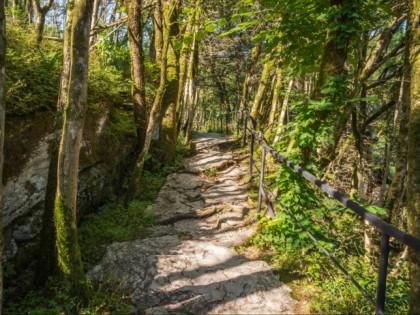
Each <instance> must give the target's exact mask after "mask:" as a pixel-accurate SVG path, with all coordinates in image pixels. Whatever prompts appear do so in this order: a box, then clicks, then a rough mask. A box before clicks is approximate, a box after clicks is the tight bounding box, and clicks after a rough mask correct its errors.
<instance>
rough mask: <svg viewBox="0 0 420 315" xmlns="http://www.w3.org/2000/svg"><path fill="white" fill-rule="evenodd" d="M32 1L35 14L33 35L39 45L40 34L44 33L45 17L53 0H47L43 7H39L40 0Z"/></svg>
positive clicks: (40, 40)
mask: <svg viewBox="0 0 420 315" xmlns="http://www.w3.org/2000/svg"><path fill="white" fill-rule="evenodd" d="M32 3H33V7H34V8H35V12H36V15H37V18H36V26H35V36H36V42H37V44H38V45H39V44H41V42H42V35H43V33H44V25H45V17H46V16H47V13H48V11H49V10H50V9H51V7H52V5H53V0H48V1H47V2H46V3H45V5H44V6H43V7H41V0H33V2H32Z"/></svg>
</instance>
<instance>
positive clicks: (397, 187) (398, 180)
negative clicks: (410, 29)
mask: <svg viewBox="0 0 420 315" xmlns="http://www.w3.org/2000/svg"><path fill="white" fill-rule="evenodd" d="M410 76H411V67H410V62H409V49H408V45H407V49H406V62H405V64H404V74H403V77H402V80H401V89H402V91H401V97H400V100H399V101H400V111H401V120H400V126H399V127H400V128H399V131H398V147H397V156H396V160H395V172H394V176H393V177H392V181H391V184H390V186H389V188H388V191H387V193H386V196H385V201H384V207H385V208H386V209H388V218H389V221H390V222H393V223H394V224H396V222H397V216H396V215H397V213H398V207H399V200H400V197H401V195H402V192H403V189H404V182H405V178H406V176H407V149H408V147H407V136H408V123H409V119H410V101H411V100H410V81H411V78H410Z"/></svg>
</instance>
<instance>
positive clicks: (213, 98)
mask: <svg viewBox="0 0 420 315" xmlns="http://www.w3.org/2000/svg"><path fill="white" fill-rule="evenodd" d="M419 16H420V2H419V1H418V0H410V1H404V0H389V1H383V0H367V1H354V0H316V1H297V0H293V1H291V0H259V1H256V0H231V1H219V0H214V1H201V0H126V1H125V2H124V1H120V0H68V1H62V0H57V1H54V0H46V1H41V0H33V1H31V0H8V1H5V0H2V1H0V69H1V73H0V103H1V107H0V118H1V119H0V120H1V128H0V138H1V139H2V140H1V144H2V145H1V147H3V138H4V150H2V151H1V152H2V154H1V158H0V162H1V163H3V154H4V167H3V169H4V170H3V174H2V183H3V186H4V189H3V195H4V197H3V203H4V210H3V223H2V224H0V226H3V232H4V233H3V234H2V235H3V237H2V238H1V242H0V243H1V244H3V243H4V253H3V255H4V257H5V259H4V262H5V263H4V265H3V269H4V272H3V273H4V274H3V278H4V281H2V282H1V283H0V284H1V287H3V288H4V291H3V296H4V297H5V298H4V300H3V305H4V309H3V311H4V313H9V314H14V313H20V314H21V313H28V311H29V310H32V311H34V313H40V314H45V313H51V314H55V313H59V312H64V313H71V312H79V313H80V312H84V313H92V314H96V313H119V312H120V313H121V312H127V307H128V306H127V303H126V299H125V298H124V292H120V291H119V290H118V288H112V287H108V288H102V287H101V288H94V287H92V286H91V285H90V284H89V283H88V281H87V280H86V277H85V271H86V270H87V269H89V268H91V267H92V266H93V265H94V264H95V263H97V262H98V261H99V260H100V258H101V257H102V255H103V253H104V251H105V248H106V246H107V245H109V244H110V243H112V242H114V241H124V240H129V239H135V238H138V237H141V236H142V231H143V229H144V227H146V226H150V225H153V224H154V218H153V214H150V213H148V212H147V211H146V208H147V206H148V205H150V203H151V202H153V200H154V198H155V196H156V193H157V191H158V190H159V188H160V187H161V186H162V185H163V182H164V180H165V176H166V175H168V174H170V173H171V172H172V171H174V170H175V169H177V168H179V167H180V161H181V160H182V158H183V157H184V156H186V155H188V154H191V149H190V148H189V143H190V140H191V133H192V131H205V132H221V133H226V134H230V135H232V136H238V137H241V134H240V130H239V129H238V126H237V125H239V126H243V124H244V121H245V116H246V114H245V113H249V114H250V117H251V119H252V121H253V123H254V125H255V126H256V129H257V130H259V131H260V132H261V135H262V136H263V137H264V138H265V140H266V141H267V142H268V143H269V144H270V145H272V146H273V147H274V148H275V149H276V150H277V151H279V152H281V153H282V154H283V155H284V156H286V157H287V158H289V159H290V160H291V161H293V162H294V163H296V164H299V165H301V166H303V167H304V168H305V169H307V170H308V171H310V172H312V173H313V174H315V175H317V176H318V177H320V178H322V179H323V180H325V181H326V182H328V183H329V184H330V185H331V186H333V187H335V188H336V189H338V190H339V191H342V192H344V193H346V194H349V196H350V197H351V198H352V199H353V200H355V201H357V202H359V203H360V204H362V205H364V206H365V207H366V209H368V210H369V211H370V212H372V213H373V214H375V215H378V216H379V217H381V218H382V219H384V220H385V221H387V222H388V223H390V224H392V225H394V226H396V227H398V228H399V229H401V230H403V231H406V232H407V233H409V234H411V235H413V236H415V237H417V238H419V237H420V205H419V204H420V203H419V200H420V166H419V165H420V163H419V162H420V161H419V159H420V151H419V150H420V105H419V104H420V99H419V95H420V86H419V79H420V57H419V50H420V24H419V23H420V22H419V21H420V17H419ZM40 148H43V149H40ZM42 150H43V151H42ZM244 150H247V148H244ZM41 151H42V152H43V153H41ZM257 154H260V152H258V151H257ZM34 156H37V157H38V160H36V159H34ZM41 158H42V159H41ZM45 163H47V164H46V166H45V165H44V164H45ZM41 164H42V165H41ZM28 165H29V166H28ZM267 172H268V176H267V177H266V182H265V184H266V185H267V186H268V187H270V188H271V189H272V190H273V191H275V194H276V198H277V199H278V200H279V201H280V202H281V203H282V204H283V205H284V206H286V207H287V208H288V209H290V210H291V211H292V212H293V213H294V214H295V215H296V216H297V218H298V219H299V220H300V222H301V223H302V224H303V225H304V226H305V227H306V228H307V229H308V230H310V231H311V232H312V233H313V234H314V235H316V236H317V237H318V239H319V240H320V242H321V243H322V245H323V246H324V247H326V248H328V249H329V250H331V251H332V252H334V255H335V257H336V258H337V259H338V260H339V261H340V262H341V263H342V264H344V265H346V266H347V267H346V268H347V269H348V270H350V271H351V272H352V274H353V276H354V277H355V278H357V279H358V280H359V282H360V283H361V284H363V285H364V287H365V288H366V289H367V290H368V291H369V292H371V293H373V295H374V292H375V289H376V281H377V266H378V264H379V255H378V252H379V241H380V235H379V233H378V232H377V231H376V230H375V229H374V228H373V227H372V226H370V225H369V224H368V223H367V222H365V221H363V220H361V219H360V218H359V217H357V216H356V215H355V214H353V213H352V212H350V211H348V210H346V209H345V208H343V207H342V206H339V205H338V204H336V203H335V202H333V201H332V200H331V199H329V198H327V197H326V196H325V195H323V194H322V193H321V192H320V191H318V190H317V189H316V187H312V186H311V185H310V184H308V183H307V182H305V181H304V180H303V179H301V178H299V177H298V176H297V175H296V173H294V172H292V171H290V170H289V169H287V168H285V167H282V166H279V165H278V164H277V163H275V162H274V161H273V160H268V162H267ZM0 174H1V173H0ZM34 174H35V175H39V174H41V175H39V176H38V177H37V176H32V175H34ZM256 181H257V180H256ZM254 197H255V196H254ZM257 198H258V196H256V197H255V198H254V199H257ZM28 222H29V223H28ZM314 223H315V224H314ZM259 224H260V225H259V231H258V233H257V234H256V235H255V236H254V237H253V238H252V239H251V240H249V241H248V243H246V244H244V245H243V246H242V247H241V248H238V250H239V251H243V252H249V251H251V249H255V250H257V251H259V252H260V253H261V255H262V256H263V257H264V258H265V259H266V260H267V261H269V262H270V263H271V264H273V265H275V266H276V267H278V268H279V270H281V272H282V274H283V275H284V276H285V277H288V278H289V279H290V283H291V285H292V288H293V289H294V290H296V295H297V298H298V299H303V300H308V301H310V306H309V310H311V311H315V312H334V313H361V312H363V313H365V312H372V306H371V305H370V304H369V302H367V301H365V300H364V299H363V298H362V297H361V293H360V292H359V291H358V290H357V289H356V288H355V287H353V286H352V285H351V284H350V283H349V282H348V281H347V280H346V277H345V276H344V275H342V274H340V273H339V272H338V271H335V270H334V269H333V268H331V267H330V265H329V264H330V262H329V261H328V260H327V258H325V257H324V256H322V254H321V253H320V251H319V250H318V249H317V248H316V247H315V246H314V245H313V244H312V243H311V242H310V240H309V239H308V238H306V236H305V235H304V233H303V234H302V231H301V230H300V229H299V228H298V227H297V226H296V225H295V224H294V223H293V220H292V219H291V217H290V216H289V215H287V214H286V213H283V212H280V210H279V216H278V219H277V220H275V221H269V220H268V219H264V218H263V219H262V220H261V221H260V223H259ZM0 247H3V246H0ZM391 248H392V251H391V254H390V255H391V256H390V267H389V275H390V276H389V278H388V296H387V310H388V311H389V312H390V313H408V312H411V313H413V314H416V313H420V304H419V299H418V297H419V296H420V287H419V285H418V284H419V283H420V254H419V253H418V252H416V251H414V250H409V249H408V248H407V247H404V246H402V245H401V244H399V243H397V242H394V241H393V240H391ZM64 280H65V281H64ZM416 297H417V298H416ZM0 304H1V303H0Z"/></svg>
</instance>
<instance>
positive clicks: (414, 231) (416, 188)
mask: <svg viewBox="0 0 420 315" xmlns="http://www.w3.org/2000/svg"><path fill="white" fill-rule="evenodd" d="M409 4H410V16H409V27H408V30H409V45H410V64H411V107H410V121H409V125H408V155H407V158H408V173H407V174H408V181H407V221H408V225H407V228H408V233H410V234H411V235H413V236H414V237H417V238H419V239H420V158H419V157H420V44H419V43H420V1H419V0H410V2H409ZM408 260H409V270H410V285H411V302H410V313H411V314H420V299H419V297H420V252H418V251H414V250H411V249H410V251H409V259H408Z"/></svg>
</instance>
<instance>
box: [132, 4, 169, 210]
mask: <svg viewBox="0 0 420 315" xmlns="http://www.w3.org/2000/svg"><path fill="white" fill-rule="evenodd" d="M176 2H177V1H176V0H171V1H170V4H166V5H167V6H168V7H169V8H168V10H167V11H166V15H167V18H168V22H169V23H165V27H164V29H163V31H164V34H163V49H162V57H161V64H160V83H159V87H158V89H157V91H156V96H155V100H154V102H153V107H152V110H151V111H150V114H149V120H148V124H147V130H146V137H145V140H144V145H143V149H142V151H141V153H140V154H139V156H138V157H137V160H136V164H135V166H134V170H133V175H132V177H131V179H130V183H129V186H128V191H127V195H126V200H125V201H126V203H127V202H129V201H131V200H134V199H135V198H136V197H137V196H138V192H139V189H140V185H141V177H142V173H143V167H144V162H145V161H146V157H147V155H148V153H149V150H150V146H151V143H152V140H153V132H154V130H155V127H156V126H157V125H159V123H160V117H161V112H162V107H163V106H162V101H163V97H164V94H165V90H166V85H167V67H168V49H169V45H170V41H171V26H172V22H173V21H174V20H175V19H176V17H177V12H176V10H175V5H176Z"/></svg>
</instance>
